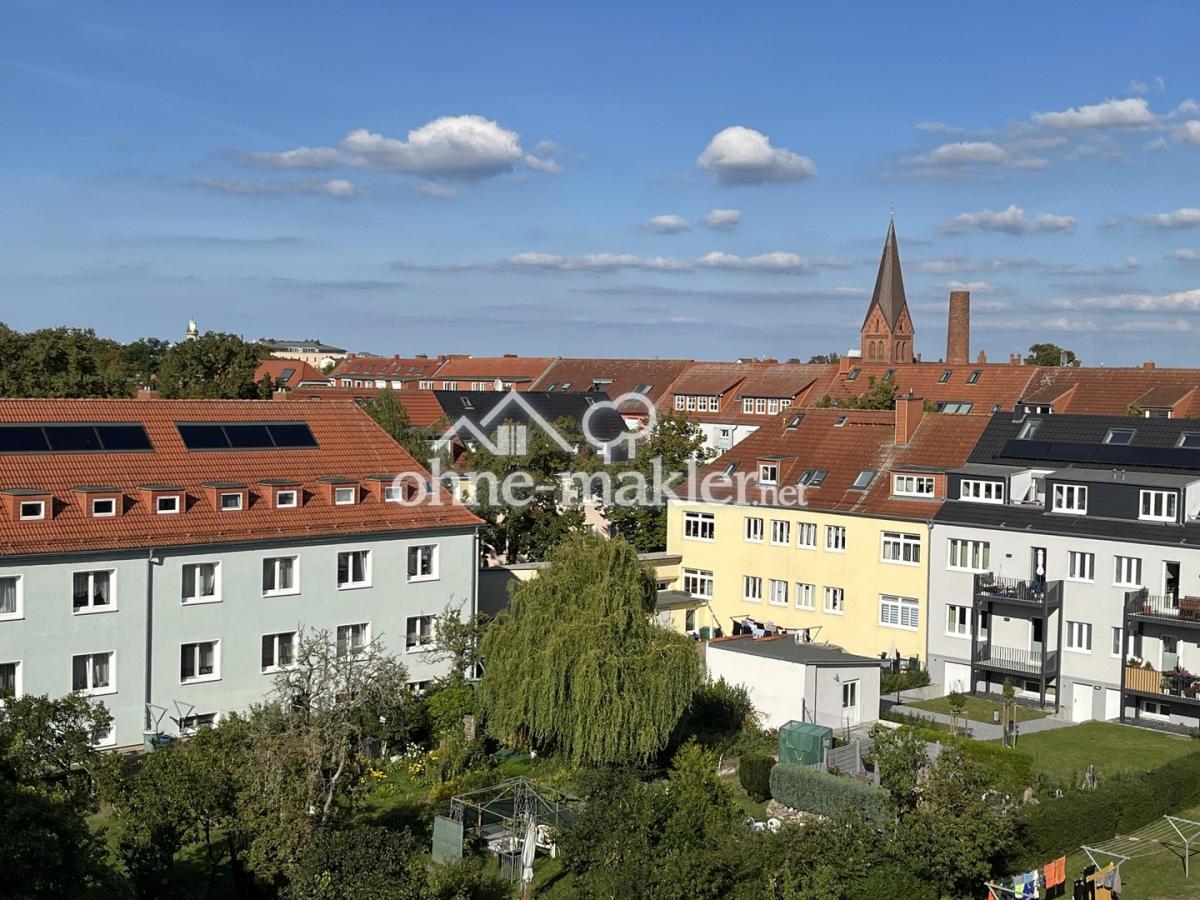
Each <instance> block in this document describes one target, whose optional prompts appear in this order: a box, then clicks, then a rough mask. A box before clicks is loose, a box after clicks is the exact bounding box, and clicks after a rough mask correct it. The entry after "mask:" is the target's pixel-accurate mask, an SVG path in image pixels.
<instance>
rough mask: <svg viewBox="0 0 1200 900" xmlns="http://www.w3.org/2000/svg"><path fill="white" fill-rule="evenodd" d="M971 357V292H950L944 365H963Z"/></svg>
mask: <svg viewBox="0 0 1200 900" xmlns="http://www.w3.org/2000/svg"><path fill="white" fill-rule="evenodd" d="M970 358H971V292H970V291H951V292H950V315H949V318H948V319H947V320H946V365H948V366H965V365H966V364H967V362H968V360H969V359H970Z"/></svg>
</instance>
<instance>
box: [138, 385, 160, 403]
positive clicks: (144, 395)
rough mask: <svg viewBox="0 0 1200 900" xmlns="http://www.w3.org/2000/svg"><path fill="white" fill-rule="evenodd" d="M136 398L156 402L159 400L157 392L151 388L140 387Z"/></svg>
mask: <svg viewBox="0 0 1200 900" xmlns="http://www.w3.org/2000/svg"><path fill="white" fill-rule="evenodd" d="M137 398H138V399H139V400H157V399H158V398H159V393H158V391H157V390H155V389H154V388H151V387H140V388H138V392H137Z"/></svg>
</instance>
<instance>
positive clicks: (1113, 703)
mask: <svg viewBox="0 0 1200 900" xmlns="http://www.w3.org/2000/svg"><path fill="white" fill-rule="evenodd" d="M1104 718H1105V719H1108V720H1110V721H1111V720H1112V719H1119V718H1121V692H1120V691H1118V690H1114V689H1113V688H1105V689H1104Z"/></svg>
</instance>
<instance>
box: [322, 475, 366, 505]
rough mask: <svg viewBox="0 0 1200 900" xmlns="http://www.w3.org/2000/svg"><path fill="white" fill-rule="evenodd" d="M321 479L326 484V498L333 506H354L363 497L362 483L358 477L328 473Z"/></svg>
mask: <svg viewBox="0 0 1200 900" xmlns="http://www.w3.org/2000/svg"><path fill="white" fill-rule="evenodd" d="M320 481H321V484H323V485H325V488H326V491H327V493H326V499H327V500H328V501H329V503H330V505H331V506H354V505H356V504H357V503H358V501H359V500H360V499H361V494H362V484H361V482H359V480H358V479H357V478H349V477H347V476H345V475H326V476H325V477H324V478H322V479H320Z"/></svg>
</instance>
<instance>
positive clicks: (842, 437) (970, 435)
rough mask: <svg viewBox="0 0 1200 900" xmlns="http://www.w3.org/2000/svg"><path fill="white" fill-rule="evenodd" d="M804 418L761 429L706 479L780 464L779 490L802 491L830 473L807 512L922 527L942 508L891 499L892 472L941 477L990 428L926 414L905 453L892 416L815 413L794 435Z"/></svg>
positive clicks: (810, 496) (720, 493)
mask: <svg viewBox="0 0 1200 900" xmlns="http://www.w3.org/2000/svg"><path fill="white" fill-rule="evenodd" d="M798 412H799V411H797V410H791V411H790V412H789V413H788V414H787V415H786V416H782V417H779V418H778V419H776V420H775V421H774V422H772V423H771V424H770V425H764V426H763V427H761V428H759V429H758V430H757V431H755V432H754V433H753V434H752V435H750V436H749V437H747V438H746V439H745V440H743V441H742V442H741V443H739V444H737V445H736V446H735V447H734V448H733V449H731V450H729V451H727V452H726V453H724V454H723V455H722V456H720V457H718V458H717V459H716V460H715V461H713V462H712V463H711V464H710V465H709V466H708V467H707V468H705V469H704V470H703V471H702V472H701V474H700V477H701V478H703V477H704V476H705V475H707V474H709V473H719V472H723V471H724V470H725V469H726V467H728V466H729V465H730V463H733V462H736V463H737V469H736V470H735V475H736V474H737V473H750V474H751V475H756V474H757V472H758V461H759V460H760V459H766V458H770V457H778V458H779V481H778V483H779V486H786V485H796V484H798V483H799V480H800V477H801V474H802V473H803V472H804V471H805V470H806V469H824V470H826V472H827V474H826V476H825V479H824V481H822V482H821V484H820V485H819V486H817V487H811V486H809V487H806V488H805V490H804V492H803V493H804V497H803V504H802V505H803V506H804V507H806V508H810V509H816V510H825V511H837V512H851V513H858V514H862V515H878V516H884V517H889V518H901V519H916V520H924V519H927V518H929V517H930V516H932V515H933V514H934V513H935V512H937V510H938V508H939V507H940V506H941V503H942V501H941V500H940V499H935V500H919V499H915V500H914V499H910V498H905V497H893V496H892V495H891V489H892V479H891V473H892V472H896V471H918V472H931V471H932V472H938V471H945V470H947V469H952V468H957V467H959V466H961V465H963V464H965V463H966V461H967V458H968V457H969V456H970V454H971V451H972V450H973V449H974V447H975V444H976V442H977V441H978V440H979V437H980V435H981V434H982V433H983V430H984V428H985V427H986V426H987V423H988V421H989V419H988V417H985V416H960V415H939V414H935V413H926V414H925V415H923V416H922V419H921V422H920V424H919V425H918V426H917V429H916V431H915V432H914V434H913V436H912V439H911V440H910V441H909V443H908V445H907V446H903V447H900V446H897V445H896V443H895V440H896V425H895V413H894V412H892V411H891V410H884V411H879V410H838V409H809V410H805V411H804V418H803V420H802V421H801V422H800V424H799V426H797V427H795V428H788V427H787V422H788V421H789V420H790V419H792V418H793V417H794V416H795V415H796V414H797V413H798ZM839 419H844V421H843V424H842V425H837V424H835V423H836V422H837V421H838V420H839ZM867 469H870V470H873V471H874V472H875V473H876V474H875V478H874V480H873V481H872V482H871V484H870V486H869V488H868V489H867V490H854V489H852V485H853V484H854V481H855V479H856V478H857V477H858V475H859V473H860V472H863V471H865V470H867ZM681 493H682V492H681ZM712 494H713V495H714V496H716V497H717V498H722V497H726V496H729V495H730V491H729V490H725V489H721V488H718V489H715V490H713V491H712ZM749 497H750V498H751V499H752V500H753V499H757V498H758V497H759V495H758V494H757V488H754V487H752V488H751V489H750V493H749ZM795 506H796V508H800V506H801V504H799V503H797V504H795Z"/></svg>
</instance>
